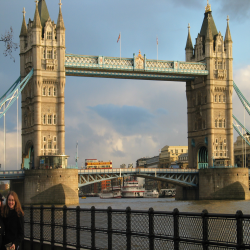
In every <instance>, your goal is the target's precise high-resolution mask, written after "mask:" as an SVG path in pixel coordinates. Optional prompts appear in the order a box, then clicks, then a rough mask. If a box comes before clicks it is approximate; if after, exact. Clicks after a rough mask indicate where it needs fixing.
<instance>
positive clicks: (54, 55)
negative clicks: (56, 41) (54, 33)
mask: <svg viewBox="0 0 250 250" xmlns="http://www.w3.org/2000/svg"><path fill="white" fill-rule="evenodd" d="M54 59H56V50H54Z"/></svg>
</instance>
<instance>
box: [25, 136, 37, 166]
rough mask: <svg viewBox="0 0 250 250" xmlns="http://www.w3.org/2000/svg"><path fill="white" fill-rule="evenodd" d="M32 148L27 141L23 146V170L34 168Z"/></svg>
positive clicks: (31, 144) (31, 143)
mask: <svg viewBox="0 0 250 250" xmlns="http://www.w3.org/2000/svg"><path fill="white" fill-rule="evenodd" d="M34 163H35V161H34V146H33V142H32V141H27V143H26V145H25V151H24V155H23V168H25V169H33V168H34Z"/></svg>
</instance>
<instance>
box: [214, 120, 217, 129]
mask: <svg viewBox="0 0 250 250" xmlns="http://www.w3.org/2000/svg"><path fill="white" fill-rule="evenodd" d="M214 126H215V127H216V128H217V120H215V123H214Z"/></svg>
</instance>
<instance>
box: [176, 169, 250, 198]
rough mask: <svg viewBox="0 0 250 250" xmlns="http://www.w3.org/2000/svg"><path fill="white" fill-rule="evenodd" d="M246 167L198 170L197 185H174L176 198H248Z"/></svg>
mask: <svg viewBox="0 0 250 250" xmlns="http://www.w3.org/2000/svg"><path fill="white" fill-rule="evenodd" d="M248 171H249V170H248V168H207V169H200V170H199V187H198V188H187V187H180V186H177V187H176V196H175V199H176V200H249V199H250V192H249V173H248Z"/></svg>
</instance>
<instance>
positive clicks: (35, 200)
mask: <svg viewBox="0 0 250 250" xmlns="http://www.w3.org/2000/svg"><path fill="white" fill-rule="evenodd" d="M78 203H79V197H78V170H77V169H48V170H26V171H25V180H24V204H25V205H28V204H34V205H35V204H39V205H42V204H43V205H46V204H48V205H52V204H55V205H64V204H65V205H73V204H78Z"/></svg>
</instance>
